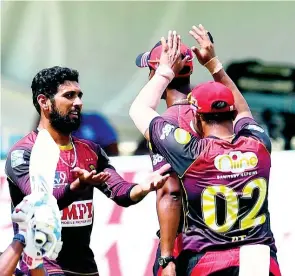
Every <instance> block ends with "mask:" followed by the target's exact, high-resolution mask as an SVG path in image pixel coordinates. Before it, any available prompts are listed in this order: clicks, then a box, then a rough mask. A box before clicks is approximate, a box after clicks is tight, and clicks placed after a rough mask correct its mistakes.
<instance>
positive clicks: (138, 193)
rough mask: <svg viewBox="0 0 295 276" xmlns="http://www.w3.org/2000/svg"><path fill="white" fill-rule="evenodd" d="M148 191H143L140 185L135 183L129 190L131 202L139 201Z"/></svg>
mask: <svg viewBox="0 0 295 276" xmlns="http://www.w3.org/2000/svg"><path fill="white" fill-rule="evenodd" d="M147 194H148V193H147V192H144V191H143V190H142V188H141V187H140V185H135V186H134V187H133V188H132V189H131V191H130V199H131V200H132V201H133V202H136V203H137V202H139V201H141V200H142V199H143V198H144V197H145V196H146V195H147Z"/></svg>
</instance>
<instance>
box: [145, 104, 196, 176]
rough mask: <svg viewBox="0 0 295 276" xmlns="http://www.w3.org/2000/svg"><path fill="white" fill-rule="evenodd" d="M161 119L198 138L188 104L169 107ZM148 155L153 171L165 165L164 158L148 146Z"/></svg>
mask: <svg viewBox="0 0 295 276" xmlns="http://www.w3.org/2000/svg"><path fill="white" fill-rule="evenodd" d="M162 118H164V119H165V120H166V121H167V122H170V123H171V124H174V125H178V126H179V127H181V128H183V129H185V130H186V131H188V132H190V133H191V134H192V135H194V136H197V137H199V135H198V133H197V132H196V131H195V129H194V127H193V123H192V119H193V112H192V110H191V109H190V104H189V103H183V104H175V105H172V106H170V107H169V108H168V109H167V110H166V111H165V112H164V113H163V114H162ZM149 153H150V157H151V159H152V164H153V170H154V171H156V170H158V169H159V168H161V167H162V166H164V165H165V164H167V162H166V160H165V158H164V157H163V156H162V155H161V154H159V153H154V152H153V150H152V147H151V146H150V145H149Z"/></svg>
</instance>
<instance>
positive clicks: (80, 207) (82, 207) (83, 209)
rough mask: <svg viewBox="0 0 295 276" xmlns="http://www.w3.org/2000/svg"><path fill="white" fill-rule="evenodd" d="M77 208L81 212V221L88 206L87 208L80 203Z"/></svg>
mask: <svg viewBox="0 0 295 276" xmlns="http://www.w3.org/2000/svg"><path fill="white" fill-rule="evenodd" d="M77 207H78V210H79V212H80V216H79V219H83V218H84V214H85V213H86V206H85V204H81V203H78V204H77Z"/></svg>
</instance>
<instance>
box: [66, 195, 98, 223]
mask: <svg viewBox="0 0 295 276" xmlns="http://www.w3.org/2000/svg"><path fill="white" fill-rule="evenodd" d="M61 214H62V216H61V224H62V227H79V226H86V225H91V224H92V219H93V201H92V199H90V200H81V201H75V202H73V203H72V204H71V205H70V206H68V207H67V208H65V209H63V210H62V211H61Z"/></svg>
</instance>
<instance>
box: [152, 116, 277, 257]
mask: <svg viewBox="0 0 295 276" xmlns="http://www.w3.org/2000/svg"><path fill="white" fill-rule="evenodd" d="M235 134H236V138H235V139H234V140H233V141H232V142H231V143H229V142H226V141H224V140H221V139H218V138H216V137H207V138H205V139H198V138H196V137H192V136H191V135H190V134H189V133H188V132H186V131H185V130H183V129H181V128H179V127H178V126H176V125H171V124H170V123H168V122H167V121H165V120H164V119H163V118H161V117H157V118H155V119H154V120H153V121H152V123H151V125H150V137H151V142H152V146H153V147H156V148H157V150H158V151H159V152H160V153H161V154H162V155H163V156H164V157H165V159H166V160H167V161H168V162H169V163H170V164H171V166H172V168H173V169H174V170H175V171H176V172H177V174H178V175H179V177H180V178H181V180H182V183H183V187H184V190H185V197H186V206H185V207H186V212H187V213H186V218H185V226H184V235H183V246H184V250H193V251H198V252H200V251H203V250H208V249H210V250H219V249H227V248H233V247H237V246H240V245H243V244H256V243H259V244H266V245H269V246H270V247H272V249H273V250H274V251H276V248H275V245H274V238H273V234H272V232H271V229H270V215H269V211H268V202H267V196H268V180H269V172H270V166H271V159H270V151H271V146H270V141H269V138H268V136H267V135H266V133H265V132H264V130H263V129H262V128H261V127H260V126H259V125H258V124H257V123H256V122H255V121H254V120H253V119H251V118H243V119H241V120H240V121H239V122H237V124H236V126H235Z"/></svg>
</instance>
